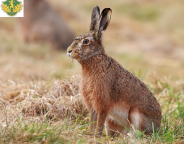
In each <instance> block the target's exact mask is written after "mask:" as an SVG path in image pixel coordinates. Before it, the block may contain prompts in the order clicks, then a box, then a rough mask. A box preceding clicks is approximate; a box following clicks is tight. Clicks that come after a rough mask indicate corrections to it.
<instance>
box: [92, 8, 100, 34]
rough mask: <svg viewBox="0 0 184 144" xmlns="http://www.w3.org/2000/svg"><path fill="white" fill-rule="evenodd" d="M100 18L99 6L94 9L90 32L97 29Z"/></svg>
mask: <svg viewBox="0 0 184 144" xmlns="http://www.w3.org/2000/svg"><path fill="white" fill-rule="evenodd" d="M99 17H100V8H99V7H98V6H95V7H93V9H92V13H91V24H90V31H93V30H94V29H95V26H96V23H97V21H98V19H99Z"/></svg>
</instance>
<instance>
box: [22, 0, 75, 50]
mask: <svg viewBox="0 0 184 144" xmlns="http://www.w3.org/2000/svg"><path fill="white" fill-rule="evenodd" d="M18 24H20V28H21V29H22V32H23V36H24V38H25V41H43V42H50V43H51V44H52V45H53V46H54V47H55V48H58V49H66V48H67V47H68V46H69V45H70V44H71V42H72V41H73V40H74V33H73V32H72V31H71V29H70V28H69V27H68V25H67V24H66V22H65V21H64V20H63V19H62V18H61V16H60V15H59V14H57V13H56V12H55V11H54V10H53V9H52V8H51V6H50V5H49V4H48V3H47V1H45V0H25V1H24V17H23V18H18Z"/></svg>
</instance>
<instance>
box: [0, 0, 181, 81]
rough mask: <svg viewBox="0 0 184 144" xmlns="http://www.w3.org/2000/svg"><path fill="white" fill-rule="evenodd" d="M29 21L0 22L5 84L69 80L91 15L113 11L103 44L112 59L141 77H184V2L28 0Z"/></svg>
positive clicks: (0, 69)
mask: <svg viewBox="0 0 184 144" xmlns="http://www.w3.org/2000/svg"><path fill="white" fill-rule="evenodd" d="M24 3H25V4H24V5H25V10H24V11H25V17H24V18H17V19H16V18H0V79H1V80H3V79H4V80H5V79H6V80H7V79H11V80H13V81H30V80H33V81H34V80H45V81H50V80H52V79H55V78H59V79H62V78H66V77H67V76H71V75H73V74H75V73H80V71H81V68H80V65H79V64H78V63H77V61H75V60H73V61H72V60H71V59H70V58H69V57H68V56H67V55H66V48H67V46H68V45H69V44H70V43H71V42H72V41H73V39H74V38H75V37H76V36H77V35H80V34H83V33H86V32H88V30H89V25H90V19H91V10H92V8H93V7H94V6H95V5H98V6H99V7H100V9H101V11H102V10H103V8H106V7H110V8H111V9H112V17H111V22H110V25H109V27H108V29H107V31H106V32H105V33H104V36H103V39H104V40H103V42H104V46H105V49H106V52H107V54H108V55H109V56H111V57H113V58H114V59H116V60H117V61H118V62H119V63H120V64H121V65H122V66H123V67H125V68H126V69H128V70H129V71H131V72H132V73H134V74H135V75H137V76H139V77H141V76H144V75H147V74H148V76H149V73H157V74H158V75H160V76H170V77H171V78H172V79H183V77H184V75H183V74H184V58H183V57H184V19H183V15H184V1H183V0H177V1H176V0H175V1H174V0H114V1H112V0H100V1H99V0H93V1H82V0H75V1H72V0H65V1H64V0H52V1H46V0H45V1H44V0H31V3H32V4H28V3H29V2H28V0H25V2H24Z"/></svg>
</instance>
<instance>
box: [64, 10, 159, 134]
mask: <svg viewBox="0 0 184 144" xmlns="http://www.w3.org/2000/svg"><path fill="white" fill-rule="evenodd" d="M111 13H112V10H111V9H110V8H105V9H104V10H103V11H102V13H101V14H100V9H99V7H98V6H95V7H94V8H93V10H92V15H91V25H90V32H89V33H86V34H83V35H80V36H78V37H77V38H76V39H75V40H74V41H73V43H72V44H71V45H70V46H69V47H68V49H67V54H68V56H69V57H71V58H72V59H76V60H77V61H78V62H79V63H80V64H81V67H82V80H81V94H82V97H83V99H84V103H85V105H86V107H87V108H88V110H89V112H90V121H91V122H95V121H97V124H96V123H93V124H91V125H90V127H91V129H92V130H94V129H95V127H96V125H97V130H98V132H99V134H100V135H101V134H102V131H103V127H104V124H105V128H106V133H107V135H109V136H113V135H114V134H116V132H117V131H118V132H119V133H123V134H126V133H128V131H127V129H129V130H130V132H133V129H132V126H134V128H135V129H136V130H139V131H145V133H146V134H150V133H152V132H153V130H152V123H153V124H154V129H155V130H157V129H159V127H160V123H161V117H162V115H161V108H160V105H159V103H158V101H157V100H156V98H155V97H154V95H153V94H152V93H151V91H150V90H149V89H148V88H147V86H146V85H145V84H144V83H143V82H141V81H140V80H139V79H138V78H137V77H135V76H134V75H133V74H131V73H130V72H129V71H127V70H126V69H125V68H123V67H122V66H121V65H120V64H119V63H118V62H116V61H115V60H114V59H113V58H111V57H109V56H107V55H106V53H105V50H104V47H103V45H102V34H103V32H104V31H105V30H106V29H107V27H108V25H109V22H110V19H111ZM125 127H126V128H125Z"/></svg>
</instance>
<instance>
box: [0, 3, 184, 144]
mask: <svg viewBox="0 0 184 144" xmlns="http://www.w3.org/2000/svg"><path fill="white" fill-rule="evenodd" d="M51 4H52V6H53V7H55V8H56V9H57V11H59V12H60V7H59V1H56V0H55V1H52V2H51ZM94 5H99V6H100V7H101V10H102V8H104V7H109V5H110V7H111V8H112V10H113V15H112V20H111V23H110V25H109V28H108V30H107V31H106V32H105V33H104V45H105V48H106V52H107V54H108V55H110V56H112V57H113V58H115V59H116V60H117V61H118V62H119V63H120V64H121V65H122V66H124V67H125V68H126V69H128V70H129V71H131V72H132V73H133V74H134V75H136V76H137V77H139V78H140V79H141V80H142V81H143V82H144V83H145V84H146V85H147V86H148V87H149V89H150V90H151V91H152V92H153V94H154V95H155V97H156V98H157V100H158V101H159V103H160V105H161V108H162V123H161V128H160V129H159V131H153V134H152V135H149V136H148V135H145V134H144V132H140V131H137V130H135V131H134V132H135V134H134V135H131V134H129V135H120V136H119V137H114V138H112V137H107V136H106V135H105V131H104V132H103V135H102V136H95V135H94V134H93V133H92V132H91V131H90V130H89V129H88V126H89V124H90V122H89V114H88V111H87V110H86V108H85V107H84V106H83V104H82V100H81V97H80V93H79V88H80V86H79V83H80V79H81V76H80V73H81V68H80V65H79V64H78V63H77V62H76V61H72V60H71V59H69V58H68V57H67V55H66V52H61V51H56V50H53V49H52V48H51V47H50V46H49V45H48V44H46V43H24V42H23V41H22V39H21V38H19V37H17V36H19V34H18V35H17V33H16V32H15V31H13V30H14V28H16V27H15V25H16V20H15V19H5V18H1V19H0V33H1V35H0V69H1V71H0V143H45V144H46V143H77V144H83V143H149V144H154V143H166V144H173V143H180V144H181V143H182V142H184V77H183V73H184V65H183V62H184V59H183V55H184V54H183V47H184V43H183V36H184V35H183V33H184V29H183V26H184V25H183V24H184V21H183V18H182V14H183V13H184V11H183V7H182V5H183V1H178V2H175V1H170V0H163V1H160V2H159V5H158V2H157V1H149V2H148V1H144V0H143V1H142V2H141V3H140V2H138V1H126V0H125V1H123V2H122V1H120V0H117V2H112V1H110V0H107V1H97V0H94V1H90V2H84V1H83V2H82V1H80V0H79V1H77V2H73V1H72V2H70V1H68V2H62V5H61V7H62V8H63V10H62V13H65V10H66V12H67V15H66V16H67V17H66V19H67V20H68V23H69V25H70V26H71V27H72V28H73V29H74V30H75V31H76V35H78V34H81V33H84V32H87V31H88V28H89V22H90V12H91V8H92V7H93V6H94ZM66 8H67V9H66ZM171 12H172V13H171ZM63 16H64V15H63ZM173 17H174V20H173ZM76 21H77V22H76Z"/></svg>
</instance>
